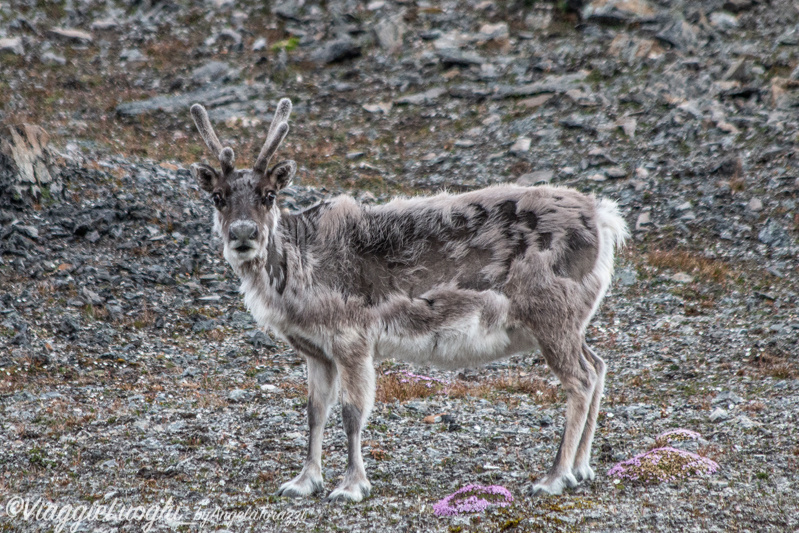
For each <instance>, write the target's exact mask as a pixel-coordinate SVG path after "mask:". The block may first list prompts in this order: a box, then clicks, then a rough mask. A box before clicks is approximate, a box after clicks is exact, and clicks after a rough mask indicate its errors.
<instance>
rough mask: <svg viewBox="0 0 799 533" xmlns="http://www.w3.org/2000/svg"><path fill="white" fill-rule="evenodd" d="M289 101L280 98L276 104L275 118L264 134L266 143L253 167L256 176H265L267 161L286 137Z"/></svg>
mask: <svg viewBox="0 0 799 533" xmlns="http://www.w3.org/2000/svg"><path fill="white" fill-rule="evenodd" d="M291 107H292V106H291V100H289V99H288V98H282V99H281V100H280V102H278V104H277V109H275V116H274V118H273V119H272V124H270V125H269V132H268V133H267V134H266V141H265V142H264V146H263V148H261V153H260V154H258V158H257V159H256V160H255V165H253V168H252V169H253V172H255V173H257V174H261V175H263V174H265V173H266V169H267V168H268V167H269V160H270V159H272V156H273V155H275V152H276V151H277V149H278V147H279V146H280V143H282V142H283V139H284V138H285V137H286V134H287V133H288V130H289V125H288V119H289V115H290V114H291Z"/></svg>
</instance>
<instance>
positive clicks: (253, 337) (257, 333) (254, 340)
mask: <svg viewBox="0 0 799 533" xmlns="http://www.w3.org/2000/svg"><path fill="white" fill-rule="evenodd" d="M247 342H249V343H250V344H252V346H253V348H266V349H270V350H271V349H274V348H277V344H275V341H274V340H272V337H270V336H269V335H268V334H266V333H264V332H263V331H261V330H259V329H256V330H253V331H250V332H248V333H247Z"/></svg>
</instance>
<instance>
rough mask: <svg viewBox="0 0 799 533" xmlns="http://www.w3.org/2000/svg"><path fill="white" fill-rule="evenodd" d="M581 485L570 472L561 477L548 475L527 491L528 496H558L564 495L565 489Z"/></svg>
mask: <svg viewBox="0 0 799 533" xmlns="http://www.w3.org/2000/svg"><path fill="white" fill-rule="evenodd" d="M578 484H579V483H578V482H577V479H576V478H575V477H574V475H573V474H572V473H571V472H569V473H567V474H561V475H554V476H552V475H547V476H545V477H544V478H543V479H542V480H541V481H539V482H538V483H536V484H535V485H533V486H532V487H530V489H528V491H527V495H528V496H537V495H539V494H549V495H550V496H557V495H559V494H562V493H563V489H565V488H572V487H576V486H577V485H578Z"/></svg>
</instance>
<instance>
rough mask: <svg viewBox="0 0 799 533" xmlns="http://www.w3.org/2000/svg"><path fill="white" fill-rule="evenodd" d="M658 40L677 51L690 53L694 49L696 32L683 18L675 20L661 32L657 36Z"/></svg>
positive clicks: (696, 37)
mask: <svg viewBox="0 0 799 533" xmlns="http://www.w3.org/2000/svg"><path fill="white" fill-rule="evenodd" d="M656 37H657V38H658V39H660V40H661V41H663V42H664V43H668V44H670V45H672V46H673V47H674V48H676V49H678V50H686V51H690V50H693V49H694V48H696V45H697V39H698V32H697V29H696V27H695V26H693V25H692V24H690V23H688V22H687V21H686V20H685V19H683V18H677V19H676V20H675V21H674V22H672V23H671V24H669V25H668V26H667V27H666V28H665V29H664V30H663V31H661V32H660V33H658V34H657V36H656Z"/></svg>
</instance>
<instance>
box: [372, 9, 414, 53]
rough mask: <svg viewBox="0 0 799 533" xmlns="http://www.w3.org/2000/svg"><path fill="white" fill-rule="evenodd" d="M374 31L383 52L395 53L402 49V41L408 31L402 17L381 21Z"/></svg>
mask: <svg viewBox="0 0 799 533" xmlns="http://www.w3.org/2000/svg"><path fill="white" fill-rule="evenodd" d="M374 31H375V37H377V42H378V43H379V44H380V47H381V48H382V49H383V50H386V51H387V52H391V53H394V52H397V51H399V50H400V48H401V47H402V39H403V36H404V35H405V31H406V28H405V23H404V22H403V21H402V15H398V16H394V17H390V18H387V19H383V20H381V21H380V22H378V23H377V25H376V26H375V29H374Z"/></svg>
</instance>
